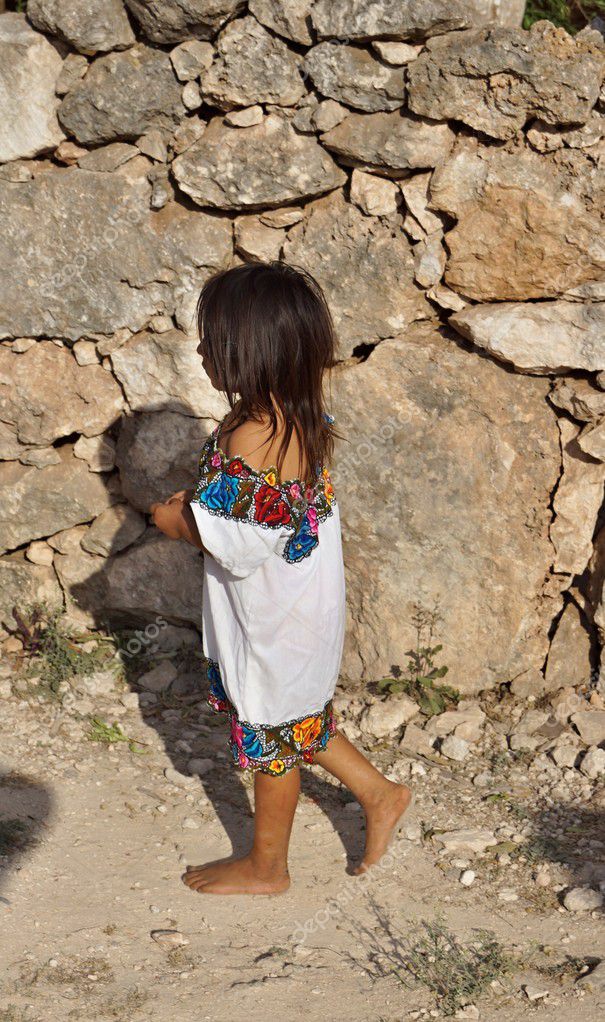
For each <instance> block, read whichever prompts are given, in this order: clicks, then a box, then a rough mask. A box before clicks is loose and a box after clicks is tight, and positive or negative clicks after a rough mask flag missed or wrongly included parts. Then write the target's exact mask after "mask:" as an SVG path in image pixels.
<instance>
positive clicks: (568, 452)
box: [550, 418, 605, 670]
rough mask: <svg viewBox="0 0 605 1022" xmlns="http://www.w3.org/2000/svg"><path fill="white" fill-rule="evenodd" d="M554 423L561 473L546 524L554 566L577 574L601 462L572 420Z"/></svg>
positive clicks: (588, 541) (604, 474)
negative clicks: (590, 453)
mask: <svg viewBox="0 0 605 1022" xmlns="http://www.w3.org/2000/svg"><path fill="white" fill-rule="evenodd" d="M558 422H559V428H560V431H561V449H562V454H563V474H562V476H561V479H560V481H559V485H558V487H557V491H556V493H555V496H554V499H553V510H554V513H555V518H554V521H553V522H552V524H551V527H550V536H551V539H552V542H553V544H554V547H555V550H556V557H555V561H554V569H555V571H561V572H568V573H569V574H571V575H576V574H577V575H581V574H582V572H583V571H584V569H585V567H586V565H587V564H588V561H589V560H590V557H591V554H592V537H593V533H594V529H595V525H596V523H597V515H598V513H599V509H600V507H601V503H602V500H603V484H604V482H605V465H604V464H603V463H601V462H595V461H593V460H592V459H591V458H589V457H588V455H586V454H584V452H583V451H582V449H581V447H580V446H579V444H578V433H579V429H578V427H577V426H576V425H575V424H574V423H572V422H570V421H569V420H568V419H563V418H561V419H559V420H558ZM582 669H583V670H584V668H582Z"/></svg>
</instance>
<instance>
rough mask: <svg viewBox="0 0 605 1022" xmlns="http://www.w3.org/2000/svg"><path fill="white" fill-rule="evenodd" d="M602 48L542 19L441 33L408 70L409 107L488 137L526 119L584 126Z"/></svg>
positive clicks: (505, 133) (507, 134) (603, 61)
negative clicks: (527, 28) (524, 25)
mask: <svg viewBox="0 0 605 1022" xmlns="http://www.w3.org/2000/svg"><path fill="white" fill-rule="evenodd" d="M604 66H605V51H604V50H603V48H602V47H599V46H598V45H596V44H595V43H594V42H593V41H592V40H591V39H586V38H578V39H574V37H572V36H570V35H569V34H568V33H567V32H565V31H564V30H563V29H556V28H555V27H554V26H553V25H551V24H550V23H548V22H545V21H542V22H539V23H538V24H536V25H534V26H533V27H532V28H531V30H530V31H529V32H525V31H523V30H522V29H508V28H486V29H479V30H471V31H469V32H461V33H460V34H458V35H456V36H439V37H438V38H437V39H431V40H430V41H429V42H428V43H427V49H426V51H425V52H424V53H422V54H421V55H420V56H419V57H418V59H417V60H415V61H414V62H413V63H412V64H411V65H410V69H409V85H408V102H409V106H410V108H411V109H412V110H414V111H415V112H416V113H418V114H422V115H423V116H424V117H433V118H434V119H435V120H447V119H449V118H452V119H455V120H457V121H462V122H463V123H464V124H468V125H469V127H471V128H474V129H475V130H476V131H481V132H484V133H485V134H486V135H490V136H491V137H492V138H498V139H507V138H511V137H512V136H513V135H515V134H516V133H517V132H518V131H519V129H520V128H522V127H523V125H524V124H525V122H526V121H527V120H528V119H529V118H530V117H540V118H542V120H544V121H546V122H547V123H548V124H559V123H564V124H565V123H567V124H582V123H583V122H584V121H586V120H587V119H588V117H589V115H590V111H591V110H592V108H593V107H594V105H595V103H596V101H597V98H598V95H599V89H600V86H601V81H602V77H603V69H604Z"/></svg>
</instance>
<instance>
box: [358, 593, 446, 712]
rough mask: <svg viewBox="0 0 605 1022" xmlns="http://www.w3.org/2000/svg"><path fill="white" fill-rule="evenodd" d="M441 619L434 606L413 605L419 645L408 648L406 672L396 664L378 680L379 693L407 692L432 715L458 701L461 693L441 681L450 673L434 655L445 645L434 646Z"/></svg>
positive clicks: (423, 710) (413, 620) (417, 643)
mask: <svg viewBox="0 0 605 1022" xmlns="http://www.w3.org/2000/svg"><path fill="white" fill-rule="evenodd" d="M441 620H442V618H441V615H440V614H439V611H438V610H437V608H436V607H435V608H434V609H432V610H427V609H426V608H425V607H421V606H419V605H418V604H417V605H416V606H415V607H414V615H413V617H412V624H413V625H414V628H415V631H416V647H415V649H408V650H407V651H406V654H405V655H406V656H407V657H409V659H408V663H407V667H406V673H405V674H404V673H403V671H402V670H401V668H400V667H399V666H398V665H397V664H393V665H392V666H391V675H390V676H389V677H387V678H381V680H380V681H379V682H377V688H378V691H379V692H387V693H389V694H396V693H398V692H405V693H406V695H409V696H411V697H412V698H413V699H415V700H416V702H417V703H418V704H419V706H420V709H421V710H422V712H423V713H426V714H427V715H428V716H429V717H432V716H433V715H434V714H436V713H442V712H443V710H445V709H446V707H447V706H448V705H451V704H452V703H453V704H455V703H457V702H458V700H459V698H460V696H459V693H458V692H457V691H456V689H455V688H452V687H451V685H442V684H438V680H439V678H443V677H445V675H446V674H447V672H448V668H447V667H446V666H441V667H437V666H436V664H435V658H436V656H437V654H438V653H440V652H441V650H442V649H443V646H442V645H441V644H440V643H438V644H437V645H433V636H434V632H435V629H436V627H437V625H438V624H439V623H440V622H441Z"/></svg>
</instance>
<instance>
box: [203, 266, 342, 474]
mask: <svg viewBox="0 0 605 1022" xmlns="http://www.w3.org/2000/svg"><path fill="white" fill-rule="evenodd" d="M197 322H198V330H199V335H200V341H201V345H200V348H201V351H202V352H203V354H204V357H206V358H207V359H208V361H209V363H210V365H211V367H212V369H213V372H214V374H215V376H216V382H217V385H218V386H219V387H220V389H221V390H222V391H224V392H225V394H226V395H227V399H228V401H229V404H230V406H231V409H232V411H233V410H234V408H235V405H236V402H237V396H238V395H239V403H238V406H237V412H236V413H235V416H234V418H232V419H230V422H229V428H230V430H231V429H235V428H236V427H237V426H239V425H240V424H241V423H243V422H245V421H246V420H247V419H250V418H252V419H257V418H258V416H259V414H264V415H267V416H268V418H269V422H270V426H271V439H273V438H274V437H275V436H276V433H277V429H278V418H277V415H276V411H275V407H274V404H273V400H272V398H273V399H274V401H275V404H276V405H277V407H278V408H279V410H280V412H281V414H282V416H283V420H284V422H285V431H284V434H283V437H282V440H281V443H280V446H279V451H278V456H277V465H276V468H277V469H278V471H279V472H280V474H281V467H282V464H283V459H284V457H285V455H286V452H287V450H288V446H289V444H290V440H291V437H292V431H293V430H295V431H296V435H297V437H298V441H299V445H300V462H299V464H300V468H301V471H300V475H301V477H302V475H303V472H302V466H303V464H304V462H305V460H306V464H307V466H308V471H307V473H306V475H307V476H308V477H309V481H312V480H313V479H314V475H315V470H316V468H317V466H323V465H325V464H327V463H329V461H330V459H331V456H332V451H333V443H334V439H333V438H334V435H335V434H333V431H332V428H331V424H330V423H329V422H327V421H326V417H325V408H324V396H323V389H322V379H323V375H324V372H325V370H326V369H329V368H330V367H331V366H332V365H333V364H334V353H335V338H334V328H333V324H332V317H331V315H330V310H329V309H328V306H327V303H326V299H325V297H324V295H323V292H322V290H321V288H320V286H319V284H318V283H317V281H315V280H314V279H313V277H312V276H311V275H310V274H309V273H306V272H305V271H304V270H302V269H299V268H298V267H293V266H288V265H287V264H286V263H282V262H271V263H263V262H251V263H245V264H244V265H242V266H235V267H233V269H230V270H223V271H221V272H219V273H215V274H214V276H212V277H211V278H210V279H209V280H208V281H207V282H206V284H205V285H204V287H203V289H202V293H201V295H200V298H199V301H198V306H197Z"/></svg>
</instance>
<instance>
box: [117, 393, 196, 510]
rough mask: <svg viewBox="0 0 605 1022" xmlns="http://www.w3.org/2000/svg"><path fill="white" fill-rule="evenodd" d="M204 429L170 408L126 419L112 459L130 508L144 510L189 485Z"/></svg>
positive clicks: (193, 478)
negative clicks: (115, 463)
mask: <svg viewBox="0 0 605 1022" xmlns="http://www.w3.org/2000/svg"><path fill="white" fill-rule="evenodd" d="M208 432H209V431H208V429H207V428H205V427H204V424H203V423H202V422H200V421H199V420H198V419H192V418H190V417H189V416H188V415H180V414H179V413H178V412H172V411H161V412H152V413H141V414H137V415H133V416H132V417H131V418H129V419H126V420H125V421H124V423H123V425H122V429H121V431H120V436H119V439H118V447H117V454H116V462H117V465H118V468H119V470H120V480H121V483H122V491H123V493H124V496H125V497H126V498H127V499H128V500H129V501H130V503H131V504H132V505H133V507H135V508H138V510H140V511H145V512H147V511H148V510H149V506H150V504H152V503H153V502H154V501H157V500H167V499H168V497H170V496H171V495H172V494H173V493H176V491H177V490H184V489H187V488H188V487H190V486H192V485H193V483H194V482H195V480H196V478H197V463H198V459H199V452H200V450H201V447H202V444H203V442H204V440H205V438H206V436H207V434H208Z"/></svg>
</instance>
